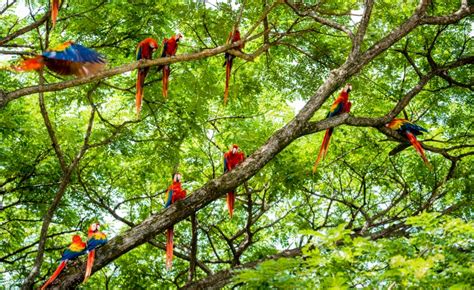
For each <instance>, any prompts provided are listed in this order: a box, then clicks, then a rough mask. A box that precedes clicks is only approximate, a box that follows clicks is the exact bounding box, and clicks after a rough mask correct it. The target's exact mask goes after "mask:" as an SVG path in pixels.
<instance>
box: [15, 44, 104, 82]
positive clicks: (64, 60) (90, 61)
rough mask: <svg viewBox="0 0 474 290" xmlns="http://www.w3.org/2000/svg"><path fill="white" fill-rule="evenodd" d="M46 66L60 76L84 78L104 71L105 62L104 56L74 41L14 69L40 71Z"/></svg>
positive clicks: (27, 60)
mask: <svg viewBox="0 0 474 290" xmlns="http://www.w3.org/2000/svg"><path fill="white" fill-rule="evenodd" d="M45 65H46V66H47V67H48V68H49V69H50V70H52V71H54V72H56V73H58V74H60V75H76V76H77V77H84V76H88V75H92V74H95V73H96V72H98V71H100V70H102V69H103V68H104V66H105V61H104V58H103V56H102V55H100V54H99V53H97V52H96V51H94V50H92V49H89V48H87V47H84V46H82V45H80V44H77V43H74V42H73V41H66V42H65V43H63V44H61V45H59V46H57V47H55V48H53V49H52V50H48V51H45V52H43V54H42V55H38V56H36V57H33V58H29V59H26V60H24V61H23V62H22V63H21V64H20V66H18V67H14V69H15V70H17V71H31V70H40V69H42V68H43V67H44V66H45Z"/></svg>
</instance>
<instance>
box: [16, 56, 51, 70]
mask: <svg viewBox="0 0 474 290" xmlns="http://www.w3.org/2000/svg"><path fill="white" fill-rule="evenodd" d="M43 65H44V61H43V57H42V56H41V55H39V56H36V57H33V58H28V59H25V60H24V61H23V62H22V63H21V64H20V65H19V66H15V67H13V69H14V70H16V71H32V70H39V69H41V68H42V67H43Z"/></svg>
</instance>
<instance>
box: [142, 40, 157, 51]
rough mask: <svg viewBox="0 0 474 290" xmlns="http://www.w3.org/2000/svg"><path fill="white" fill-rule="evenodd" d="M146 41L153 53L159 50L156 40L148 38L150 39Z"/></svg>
mask: <svg viewBox="0 0 474 290" xmlns="http://www.w3.org/2000/svg"><path fill="white" fill-rule="evenodd" d="M144 41H145V42H146V43H148V45H149V46H150V49H151V51H155V50H157V49H158V42H156V40H154V39H153V38H150V37H148V38H145V40H144Z"/></svg>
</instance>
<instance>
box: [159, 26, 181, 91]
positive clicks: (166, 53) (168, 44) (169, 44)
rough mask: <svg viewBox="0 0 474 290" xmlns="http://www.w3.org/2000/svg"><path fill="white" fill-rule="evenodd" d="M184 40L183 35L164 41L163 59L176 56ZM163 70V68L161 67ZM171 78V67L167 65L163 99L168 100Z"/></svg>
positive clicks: (179, 34) (164, 75)
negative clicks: (180, 43) (179, 43)
mask: <svg viewBox="0 0 474 290" xmlns="http://www.w3.org/2000/svg"><path fill="white" fill-rule="evenodd" d="M181 38H183V35H182V34H181V33H178V34H176V35H173V36H172V37H171V38H170V39H168V38H165V39H163V52H162V53H161V57H170V56H175V55H176V51H177V50H178V42H179V40H180V39H181ZM160 68H161V67H160ZM169 76H170V65H169V64H165V65H164V66H163V97H165V99H166V98H168V78H169Z"/></svg>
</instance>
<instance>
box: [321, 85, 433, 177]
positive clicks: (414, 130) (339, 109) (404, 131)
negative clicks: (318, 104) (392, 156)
mask: <svg viewBox="0 0 474 290" xmlns="http://www.w3.org/2000/svg"><path fill="white" fill-rule="evenodd" d="M351 90H352V85H351V84H347V85H346V86H345V87H344V88H343V89H342V91H341V92H340V94H339V96H338V97H337V99H336V100H335V101H334V103H333V104H332V106H331V108H330V109H329V112H328V114H327V116H326V118H330V117H334V116H337V115H340V114H343V113H349V112H350V111H351V105H352V103H351V102H350V101H349V93H350V92H351ZM385 126H386V127H387V128H390V129H392V130H396V131H397V132H398V133H400V134H401V135H403V136H405V137H406V138H407V139H408V141H409V142H410V143H411V144H412V145H413V147H414V148H415V150H416V152H417V153H418V154H419V155H420V156H421V158H422V159H423V161H424V162H425V164H426V166H428V168H431V164H430V163H429V161H428V159H427V158H426V156H425V153H424V151H423V147H422V146H421V144H420V142H418V140H417V139H416V136H417V135H420V134H423V132H428V131H427V130H426V129H424V128H422V127H420V126H418V125H415V124H413V123H411V122H410V121H408V120H406V119H399V118H395V119H393V120H392V121H391V122H390V123H388V124H386V125H385ZM333 131H334V128H328V129H326V134H325V135H324V138H323V143H322V145H321V148H320V149H319V153H318V157H317V158H316V162H315V163H314V166H313V172H316V169H317V167H318V164H319V162H320V160H321V158H323V159H324V158H325V157H326V154H327V150H328V147H329V141H330V139H331V135H332V133H333Z"/></svg>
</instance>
